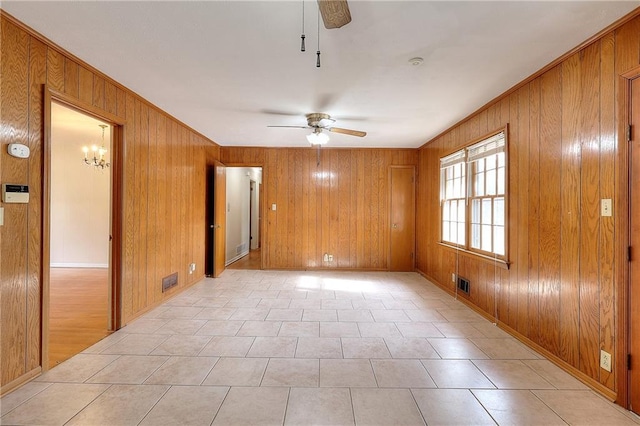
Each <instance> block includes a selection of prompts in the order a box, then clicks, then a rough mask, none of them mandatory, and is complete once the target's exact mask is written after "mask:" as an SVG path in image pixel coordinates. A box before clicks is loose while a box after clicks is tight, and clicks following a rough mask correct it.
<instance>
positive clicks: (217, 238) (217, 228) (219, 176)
mask: <svg viewBox="0 0 640 426" xmlns="http://www.w3.org/2000/svg"><path fill="white" fill-rule="evenodd" d="M213 203H214V213H213V218H214V219H213V220H214V224H213V227H214V233H213V234H214V235H213V239H214V245H215V248H214V255H213V257H214V261H213V276H214V277H219V276H220V274H222V271H224V260H225V251H226V239H227V237H226V234H227V231H226V223H227V209H226V206H227V168H226V167H225V166H224V164H222V163H220V162H218V161H216V162H215V178H214V191H213Z"/></svg>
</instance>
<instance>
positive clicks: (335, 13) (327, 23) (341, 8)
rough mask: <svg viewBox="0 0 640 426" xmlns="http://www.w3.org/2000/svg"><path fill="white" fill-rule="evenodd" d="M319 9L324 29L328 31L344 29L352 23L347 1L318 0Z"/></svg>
mask: <svg viewBox="0 0 640 426" xmlns="http://www.w3.org/2000/svg"><path fill="white" fill-rule="evenodd" d="M318 8H319V9H320V15H322V21H323V22H324V27H325V28H326V29H328V30H330V29H332V28H340V27H344V26H345V25H347V24H348V23H349V22H351V12H349V5H348V4H347V0H318Z"/></svg>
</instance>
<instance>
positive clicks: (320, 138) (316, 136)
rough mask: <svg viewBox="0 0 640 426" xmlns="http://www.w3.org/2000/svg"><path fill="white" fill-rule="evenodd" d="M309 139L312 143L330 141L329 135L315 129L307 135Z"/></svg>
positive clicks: (317, 143)
mask: <svg viewBox="0 0 640 426" xmlns="http://www.w3.org/2000/svg"><path fill="white" fill-rule="evenodd" d="M307 141H309V143H310V144H311V145H325V144H326V143H327V142H329V136H327V135H326V134H325V133H322V132H317V131H314V132H313V133H311V134H308V135H307Z"/></svg>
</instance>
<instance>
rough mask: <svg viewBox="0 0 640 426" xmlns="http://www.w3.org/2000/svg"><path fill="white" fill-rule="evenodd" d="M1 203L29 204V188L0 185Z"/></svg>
mask: <svg viewBox="0 0 640 426" xmlns="http://www.w3.org/2000/svg"><path fill="white" fill-rule="evenodd" d="M2 202H3V203H21V204H24V203H28V202H29V186H28V185H12V184H10V183H3V184H2Z"/></svg>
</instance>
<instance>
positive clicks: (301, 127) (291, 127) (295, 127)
mask: <svg viewBox="0 0 640 426" xmlns="http://www.w3.org/2000/svg"><path fill="white" fill-rule="evenodd" d="M267 127H288V128H289V129H308V128H309V126H267Z"/></svg>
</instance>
